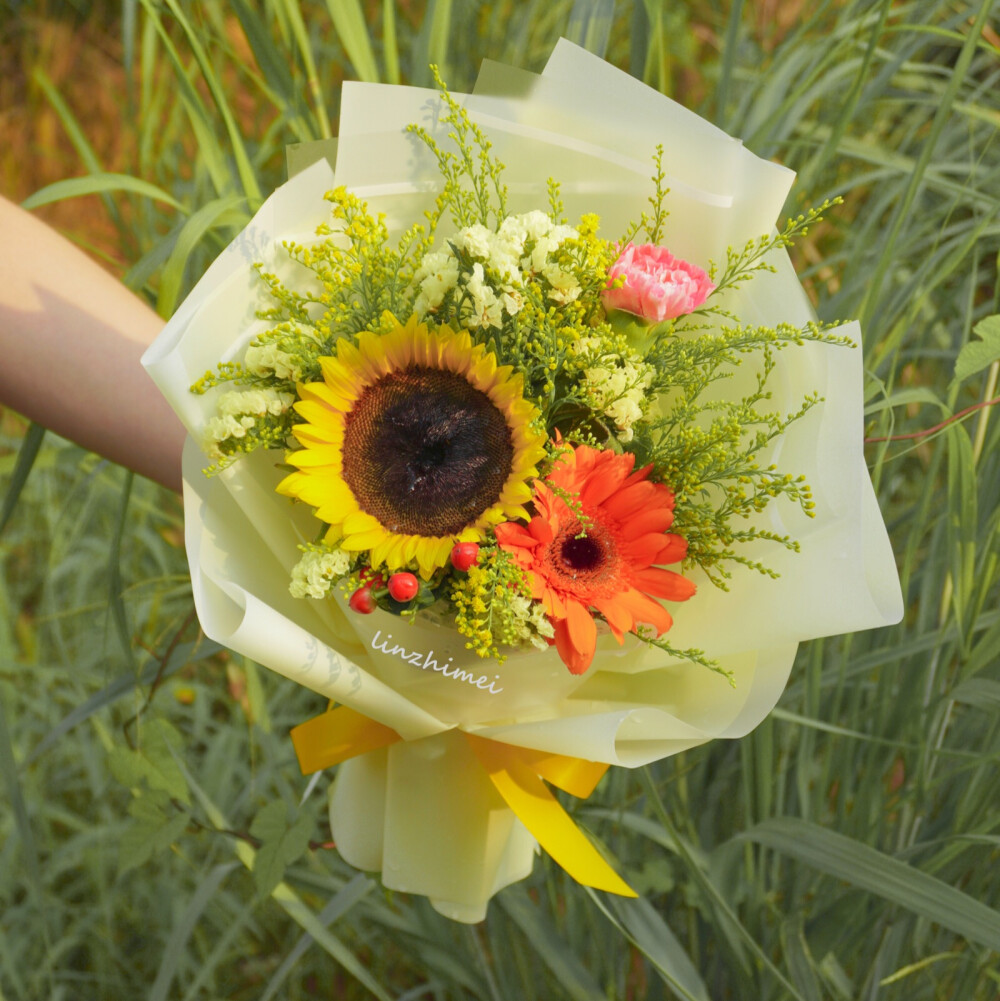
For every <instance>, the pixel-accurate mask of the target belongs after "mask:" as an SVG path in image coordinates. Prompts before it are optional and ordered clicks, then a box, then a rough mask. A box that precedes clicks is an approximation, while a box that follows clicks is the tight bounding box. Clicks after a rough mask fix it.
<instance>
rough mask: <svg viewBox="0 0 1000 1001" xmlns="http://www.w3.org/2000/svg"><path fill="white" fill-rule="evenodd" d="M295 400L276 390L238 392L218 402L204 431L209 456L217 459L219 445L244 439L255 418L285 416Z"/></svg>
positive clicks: (228, 394) (219, 455) (226, 395)
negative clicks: (216, 408)
mask: <svg viewBox="0 0 1000 1001" xmlns="http://www.w3.org/2000/svg"><path fill="white" fill-rule="evenodd" d="M294 400H295V397H294V396H293V395H292V394H291V393H282V392H279V391H278V390H276V389H238V390H232V391H231V392H228V393H224V394H223V395H222V396H221V397H220V398H219V403H218V416H217V417H213V418H212V419H211V420H210V421H209V422H208V425H207V426H206V428H205V439H206V444H207V446H208V450H209V453H210V454H211V455H212V456H213V457H215V458H220V457H221V456H222V454H223V453H222V451H221V450H220V447H219V446H220V445H221V444H222V442H224V441H228V440H229V439H231V438H244V437H246V433H247V432H248V431H249V430H250V429H251V428H252V427H253V426H254V425H255V424H256V423H257V418H258V417H267V416H269V415H270V416H273V417H277V416H280V415H281V414H283V413H285V411H287V410H288V408H289V407H290V406H291V405H292V403H293V401H294Z"/></svg>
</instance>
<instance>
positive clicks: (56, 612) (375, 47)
mask: <svg viewBox="0 0 1000 1001" xmlns="http://www.w3.org/2000/svg"><path fill="white" fill-rule="evenodd" d="M998 30H1000V4H998V3H996V2H991V0H986V2H978V3H976V2H972V3H969V2H963V0H918V2H910V3H907V2H899V0H880V2H876V0H866V2H852V0H822V2H815V3H813V2H808V3H807V2H794V0H792V2H784V0H783V2H780V3H779V2H778V0H761V2H758V3H752V4H750V3H741V2H738V0H713V2H705V3H684V2H680V0H678V2H674V3H669V4H668V3H665V2H663V3H661V2H659V0H636V2H627V0H618V2H617V3H616V2H613V0H576V2H573V0H427V2H423V0H408V2H403V0H399V2H396V3H392V2H389V0H386V2H382V0H327V3H325V4H324V3H319V2H314V3H301V4H299V3H297V2H295V0H259V2H251V0H231V2H225V3H223V2H221V0H219V2H199V3H186V2H180V0H160V2H153V0H150V2H135V0H126V2H124V3H112V2H110V0H105V2H97V0H94V2H89V0H73V2H68V0H67V2H56V0H51V2H45V0H33V2H32V0H22V2H12V0H6V6H5V5H4V0H0V67H2V72H0V190H3V191H4V192H5V193H6V194H7V195H8V196H9V197H12V198H14V199H17V200H23V199H28V203H27V204H28V205H29V206H32V207H34V208H35V209H36V210H37V211H38V213H39V215H41V216H42V217H43V218H45V219H47V220H49V221H51V222H52V223H53V224H54V225H56V226H57V227H58V228H60V229H61V230H62V231H63V232H65V233H67V234H68V235H69V236H71V237H72V238H73V239H74V240H76V241H77V242H78V243H79V244H81V245H82V246H83V247H85V248H86V249H88V250H89V251H90V252H92V253H93V254H95V255H96V256H97V257H98V258H99V259H101V260H102V261H104V262H105V263H106V265H107V267H108V268H109V269H110V270H112V271H113V272H114V273H115V274H117V275H120V276H121V277H122V278H123V280H124V281H126V282H127V283H128V284H129V285H130V286H131V287H133V288H134V289H136V290H137V291H138V292H139V293H140V294H142V295H144V296H146V297H147V298H148V299H149V301H150V302H152V303H153V304H154V305H155V306H156V308H157V309H158V310H159V311H160V312H161V314H162V315H163V316H168V315H169V314H170V313H171V312H172V311H173V309H174V308H175V307H176V305H177V303H178V302H179V301H180V299H181V298H182V297H183V295H184V293H185V292H186V290H187V289H188V288H190V286H191V285H192V284H193V282H194V281H195V280H196V279H197V277H198V276H199V275H200V274H201V272H202V271H203V270H204V268H205V267H206V265H207V263H208V262H209V261H210V260H211V259H212V257H213V256H214V255H215V254H216V253H218V251H219V250H220V249H221V248H222V247H223V246H224V245H225V244H226V243H227V242H228V240H229V239H230V238H231V237H232V236H233V235H234V234H235V233H236V232H237V231H238V230H239V229H240V228H241V227H242V225H243V224H244V223H245V222H246V220H247V219H248V218H249V216H250V215H251V214H252V212H253V210H254V209H255V207H256V206H257V205H258V204H259V202H260V200H261V197H262V196H264V195H266V194H267V193H268V192H269V191H270V190H271V189H272V188H273V187H274V186H275V185H276V184H278V183H280V181H281V180H282V179H283V173H284V167H283V162H284V160H283V148H284V146H285V144H286V143H289V142H293V141H300V140H303V139H308V138H314V137H320V136H323V135H329V134H335V133H336V123H337V113H338V101H339V84H340V82H341V81H342V80H344V79H355V78H362V79H381V80H388V81H392V82H404V83H406V82H409V83H426V82H427V80H428V71H427V65H428V63H430V62H436V63H439V64H440V65H441V66H442V69H443V72H444V75H445V78H446V79H447V80H448V82H449V84H450V85H451V87H452V88H453V89H455V90H461V89H463V88H465V87H467V86H469V85H471V83H472V81H473V79H474V75H475V72H476V70H477V67H478V65H479V62H480V60H481V59H482V58H484V57H491V58H494V59H499V60H503V61H507V62H511V63H514V64H517V65H520V66H523V67H525V68H528V69H539V68H540V67H541V65H542V64H543V62H544V60H545V58H546V57H547V55H548V53H549V51H550V49H551V47H552V45H553V44H554V42H555V40H556V39H557V38H558V37H559V36H560V35H567V36H569V37H570V38H573V39H574V40H577V41H580V42H582V43H583V44H586V45H588V47H590V48H592V49H593V50H594V51H597V52H600V53H604V54H605V55H606V56H607V58H608V59H609V60H611V61H612V62H614V63H615V64H617V65H619V66H621V67H622V68H624V69H626V70H627V71H629V72H631V73H633V74H634V75H636V76H638V77H640V78H642V79H644V80H645V81H646V82H648V83H649V84H650V85H652V86H654V87H657V88H659V89H661V90H662V91H664V92H665V93H667V94H670V95H671V96H672V97H674V98H675V99H677V100H679V101H681V102H682V103H684V104H686V105H688V106H690V107H692V108H694V109H696V110H698V111H699V112H700V113H701V114H703V115H704V116H705V117H707V118H709V119H711V120H712V121H714V122H716V123H717V124H719V125H720V126H722V127H723V128H725V129H727V130H728V131H730V132H731V133H733V134H734V135H738V136H740V137H742V138H743V140H744V141H745V142H746V143H747V145H748V146H749V147H750V148H751V149H752V150H754V151H755V152H757V153H759V154H761V155H763V156H766V157H772V158H774V159H777V160H780V161H781V162H783V163H785V164H787V165H789V166H790V167H793V168H794V169H795V170H797V171H798V172H799V182H798V184H797V185H796V187H795V188H794V190H793V193H792V195H791V197H790V201H789V204H788V205H787V206H786V210H787V212H788V213H794V212H797V211H798V210H799V209H800V207H801V206H802V205H805V204H815V203H817V202H819V201H821V200H822V199H824V198H827V197H831V196H834V195H839V196H841V197H842V198H843V199H844V204H843V205H842V206H840V207H839V208H837V209H836V210H835V211H834V212H832V213H831V214H830V217H829V219H828V220H827V221H826V222H825V223H824V224H823V225H822V226H821V227H818V228H817V229H815V230H814V231H813V232H812V233H811V234H810V236H809V238H808V240H807V241H806V242H804V243H802V244H801V245H800V246H799V247H798V250H797V266H798V268H799V271H800V274H801V275H802V276H803V280H804V282H805V284H806V285H807V288H808V290H809V293H810V295H811V296H812V298H813V300H814V302H815V304H816V308H817V310H818V312H819V315H820V317H821V318H823V319H832V318H836V317H840V318H851V317H857V318H859V319H860V320H861V322H862V325H863V329H864V337H865V350H866V358H867V375H866V378H867V389H866V398H867V400H868V405H869V412H868V421H869V424H868V432H867V433H868V434H869V436H870V437H873V438H874V437H884V436H901V435H915V434H916V433H917V432H921V431H924V430H927V429H930V428H932V427H934V426H936V425H938V424H940V423H941V422H943V421H947V419H948V418H949V417H950V416H952V415H954V414H957V413H958V412H959V411H962V410H964V409H966V408H969V407H973V406H975V405H976V404H980V403H984V402H986V401H990V400H994V398H995V397H996V396H997V392H998V390H997V377H998V363H997V362H996V361H993V362H992V364H990V360H991V358H994V357H996V356H997V355H998V354H1000V333H996V334H993V335H992V336H993V338H995V341H994V342H993V347H992V349H991V348H990V347H989V344H987V345H986V346H985V347H984V348H983V349H982V354H983V360H984V364H983V366H982V367H981V369H980V370H979V371H977V372H975V373H974V374H972V375H970V376H969V377H968V378H965V379H962V380H955V379H954V378H953V375H954V367H955V361H956V358H957V356H958V353H959V351H960V350H961V348H962V347H963V346H964V345H966V344H967V343H968V342H970V340H974V339H975V338H974V335H973V328H974V327H975V326H976V325H977V324H978V323H980V322H981V321H983V320H984V318H986V317H988V316H991V315H994V314H997V313H998V312H1000V301H998V300H1000V286H998V275H997V256H998V249H1000V215H998V209H1000V133H998V129H1000V37H998V34H997V32H998ZM67 179H75V180H67ZM0 236H2V234H0ZM980 329H981V330H982V329H983V328H980ZM991 352H992V353H991ZM0 363H2V362H0ZM998 443H1000V414H998V413H996V412H994V410H993V409H992V408H991V407H989V406H986V407H980V408H978V409H976V410H973V411H971V412H970V413H969V414H968V416H967V417H966V418H964V419H963V420H961V421H958V422H952V423H950V424H948V425H947V426H946V427H944V428H942V429H941V430H938V431H935V432H934V433H932V434H927V435H919V436H916V437H911V438H901V439H899V440H895V441H888V442H879V443H872V444H870V445H869V446H868V451H867V455H868V458H869V464H870V468H871V472H872V476H873V479H874V481H875V484H876V486H877V488H878V491H879V496H880V500H881V504H882V509H883V511H884V513H885V516H886V520H887V523H888V526H889V529H890V532H891V535H892V539H893V544H894V549H895V552H896V555H897V559H898V563H899V568H900V573H901V577H902V583H903V589H904V595H905V598H906V608H907V613H906V618H905V620H904V622H903V623H902V624H901V625H900V626H898V627H895V628H891V629H885V630H880V631H874V632H869V633H864V634H859V635H855V636H851V637H844V638H837V639H831V640H824V641H819V642H814V643H811V644H807V645H805V646H803V647H801V648H800V652H799V657H798V660H797V663H796V666H795V669H794V672H793V674H792V678H791V681H790V684H789V686H788V689H787V691H786V692H785V694H784V696H783V698H782V700H781V703H780V706H779V708H778V709H777V710H776V711H775V712H774V713H773V714H772V715H771V717H770V718H769V719H768V721H767V722H765V723H764V724H763V725H762V726H760V727H759V728H758V729H757V730H756V731H755V732H754V733H753V734H752V735H751V736H749V737H747V738H745V739H743V740H741V741H738V742H719V743H715V744H712V745H709V746H705V747H702V748H700V749H698V750H696V751H693V752H689V753H686V754H684V755H680V756H678V757H676V758H673V759H670V760H667V761H663V762H660V763H658V764H656V765H655V766H652V767H650V768H648V769H643V770H639V771H636V772H629V771H626V770H616V771H615V772H614V773H612V774H610V775H609V777H608V778H607V779H605V781H604V783H603V784H602V785H601V787H600V788H599V789H598V791H597V793H596V794H595V795H594V796H593V797H591V799H590V800H588V801H587V802H586V803H585V804H579V803H578V804H575V805H574V806H572V807H571V809H573V811H574V815H575V817H576V818H577V819H578V821H579V822H580V823H581V824H582V825H584V826H585V827H586V828H587V829H588V830H589V831H591V832H592V833H593V834H594V835H595V836H596V837H597V838H599V839H600V840H601V841H602V842H603V843H604V844H605V845H606V846H607V848H608V849H609V851H610V852H611V853H612V854H613V855H614V856H615V857H616V858H617V859H618V860H619V862H620V864H621V867H622V869H623V871H624V872H625V874H626V876H627V877H628V878H629V879H630V880H631V881H632V883H633V885H635V886H636V887H637V888H639V889H640V890H641V891H642V894H643V896H642V898H641V899H640V900H639V901H637V902H623V901H619V900H616V899H613V898H610V897H607V896H604V895H601V894H595V893H590V892H588V891H586V890H584V889H582V888H581V887H579V886H577V885H575V884H573V883H572V881H571V880H569V879H568V878H566V877H565V876H564V875H563V874H562V872H561V871H560V870H558V869H557V868H556V867H555V866H554V865H553V864H552V863H550V862H549V861H548V860H547V859H545V858H541V859H539V860H538V862H537V864H536V866H535V872H534V875H533V876H532V877H531V878H530V879H529V880H528V881H526V882H524V883H521V884H518V885H516V886H514V887H511V888H510V889H508V890H506V891H504V892H502V893H501V894H500V895H499V896H498V897H497V898H496V899H495V901H494V902H493V904H492V905H491V909H490V915H489V919H488V920H487V921H486V922H485V923H483V924H482V925H479V926H475V927H471V928H469V927H464V926H460V925H455V924H452V923H449V922H448V921H446V920H444V919H443V918H440V917H439V916H438V915H436V914H435V913H434V912H433V911H432V910H431V909H430V907H429V906H428V905H427V904H426V902H425V901H423V900H422V899H419V898H410V897H406V896H402V895H393V894H389V893H387V892H385V891H384V890H383V889H382V888H381V886H380V885H379V884H378V882H377V881H376V880H374V879H372V878H370V877H369V876H366V875H364V874H358V873H356V872H354V871H353V870H350V869H349V868H348V867H346V866H345V865H344V864H343V863H342V862H341V861H340V860H339V858H338V856H337V854H336V852H335V851H331V850H329V849H328V848H326V847H324V845H323V842H324V840H325V839H326V838H327V837H328V833H327V831H326V829H325V827H324V822H323V804H324V801H325V796H324V795H323V793H324V785H325V782H324V783H321V784H320V785H319V786H317V787H315V788H314V789H313V791H312V793H311V795H309V796H308V797H307V798H306V800H305V803H304V804H303V805H302V806H301V807H300V805H299V804H300V801H301V799H302V795H303V792H304V791H305V787H306V783H305V782H304V781H303V779H302V778H301V776H300V775H299V774H298V769H297V767H296V765H295V762H294V759H293V755H292V750H291V746H290V743H289V741H288V739H287V732H288V729H289V727H290V726H292V725H294V724H295V723H298V722H300V721H302V720H303V719H305V718H307V717H308V716H310V715H312V714H313V713H314V712H316V711H317V710H318V708H320V706H318V705H317V699H316V698H315V697H314V696H312V695H311V694H310V693H308V692H306V691H304V690H300V689H298V688H296V687H295V686H293V685H291V684H289V683H287V682H284V681H282V680H281V679H279V678H277V677H273V676H271V675H270V674H269V673H268V672H267V671H265V670H263V669H260V668H258V667H257V666H256V665H254V664H252V663H250V662H247V661H245V660H244V659H242V658H239V657H234V656H231V655H229V654H228V653H227V652H225V651H222V650H219V649H218V648H217V647H215V646H214V645H212V644H210V643H208V642H207V641H205V640H203V639H202V638H200V637H199V634H198V631H197V626H196V624H195V622H194V620H193V615H192V606H191V600H190V588H189V583H188V579H187V573H186V565H185V560H184V555H183V550H182V547H181V524H182V515H181V510H180V505H179V502H178V500H177V499H176V498H175V497H173V496H171V495H169V494H168V493H166V492H164V491H162V490H160V489H158V488H156V487H154V486H153V485H151V484H150V483H148V482H145V481H140V480H139V479H135V480H133V478H132V477H131V476H130V475H128V474H127V473H125V471H123V470H121V469H119V468H117V467H114V466H111V465H109V464H107V463H106V462H103V461H101V460H100V459H99V458H97V457H95V456H93V455H88V454H86V453H83V452H81V451H80V450H79V449H78V448H76V447H74V446H71V445H68V444H67V443H65V442H62V441H59V440H55V439H54V438H53V437H52V436H51V435H46V436H42V434H41V432H40V430H39V429H35V428H30V427H28V426H27V424H26V423H25V422H24V421H23V420H22V419H21V418H19V417H18V416H17V415H16V414H13V413H11V412H9V411H7V412H3V411H2V410H0V498H3V499H2V500H0V526H2V527H0V561H2V563H0V790H2V791H0V795H2V796H3V799H2V800H0V998H2V999H4V1001H29V999H30V1001H33V999H46V1001H56V999H62V998H65V999H69V1001H75V999H90V998H94V999H97V998H114V999H125V998H129V999H132V998H136V999H138V998H142V999H150V1001H162V999H166V998H170V999H191V1001H195V999H205V1001H207V999H215V998H218V999H222V998H225V999H233V1001H242V999H261V1001H263V999H267V998H282V999H290V1001H292V999H294V1001H297V999H309V998H319V997H324V998H329V997H337V998H348V999H351V998H371V997H374V998H379V999H389V998H393V999H400V1001H402V999H409V1001H418V999H431V998H434V999H445V998H447V999H466V998H470V999H471V998H475V999H483V1001H500V999H504V1001H512V999H522V998H523V999H535V998H537V999H543V1001H554V999H563V998H567V999H574V1001H584V999H587V1001H591V999H593V1001H597V999H600V998H614V999H641V998H650V999H657V998H684V999H691V998H694V999H699V1001H703V999H709V998H710V999H713V1001H721V999H735V1001H749V999H754V1001H778V999H781V1001H784V999H797V1001H853V999H879V1001H895V999H900V1001H902V999H906V1001H923V999H949V1001H950V999H959V1001H964V999H990V998H996V997H997V996H998V994H1000V964H998V958H997V953H998V950H1000V913H998V911H997V907H998V905H1000V865H998V859H1000V796H998V779H1000V773H998V757H1000V612H998V607H1000V584H998V579H1000V531H998V529H1000V447H998ZM137 740H138V744H137ZM136 746H138V747H140V748H141V750H140V751H136V750H134V748H135V747H136ZM135 790H144V792H143V793H142V795H139V796H136V795H135V794H134V791H135ZM282 803H283V804H285V805H286V806H287V811H288V812H287V813H286V812H285V810H284V809H283V808H282V807H280V806H277V807H276V806H275V804H282ZM262 811H263V814H262ZM307 840H309V841H311V843H310V844H309V845H308V846H307V845H306V844H305V842H306V841H307ZM255 850H258V851H259V852H260V853H261V854H260V857H261V858H265V853H266V858H267V860H268V861H269V862H270V865H269V867H268V872H270V874H271V878H270V879H267V878H265V874H264V868H265V867H264V866H263V865H259V866H258V867H257V871H256V874H255V873H253V872H251V871H250V868H249V865H250V863H251V862H252V859H253V857H254V853H255ZM282 852H285V853H286V854H285V855H282V854H281V853H282ZM289 859H290V860H291V861H290V864H288V865H287V868H285V861H287V860H289ZM282 872H283V877H284V878H283V882H281V883H280V884H278V885H277V886H274V882H275V880H277V879H278V878H279V877H281V875H282Z"/></svg>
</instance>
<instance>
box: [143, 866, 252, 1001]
mask: <svg viewBox="0 0 1000 1001" xmlns="http://www.w3.org/2000/svg"><path fill="white" fill-rule="evenodd" d="M237 867H238V863H236V862H225V863H223V864H222V865H217V866H214V867H213V868H212V870H211V871H210V872H209V874H208V875H207V876H206V877H205V878H204V879H203V880H202V881H201V882H200V883H199V884H198V888H197V889H196V890H195V892H194V895H193V896H192V897H191V900H190V901H189V902H188V905H187V907H185V908H184V912H183V913H182V914H181V916H180V918H179V919H178V921H177V924H175V925H174V927H173V930H172V931H171V933H170V939H169V940H168V941H167V946H166V948H165V949H164V950H163V960H162V962H161V963H160V968H159V969H158V970H157V971H156V979H155V980H154V981H153V986H152V988H151V989H150V992H149V995H148V1001H166V998H167V992H168V991H169V990H170V985H171V984H172V983H173V980H174V977H175V976H176V974H177V969H178V967H179V966H180V964H181V962H182V961H183V959H184V958H185V957H184V947H185V945H186V944H187V941H188V939H189V938H190V937H191V933H192V932H193V931H194V927H195V925H196V924H197V923H198V919H199V918H200V917H201V915H202V914H203V912H204V911H205V908H206V907H208V906H209V904H211V903H212V898H213V897H214V896H215V894H216V892H217V891H218V889H219V887H220V886H221V885H222V883H223V881H224V880H225V878H226V877H227V876H228V875H229V874H230V873H231V872H233V871H235V870H236V869H237Z"/></svg>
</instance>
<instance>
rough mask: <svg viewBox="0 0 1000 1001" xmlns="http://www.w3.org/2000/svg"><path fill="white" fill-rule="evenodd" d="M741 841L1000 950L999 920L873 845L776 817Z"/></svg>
mask: <svg viewBox="0 0 1000 1001" xmlns="http://www.w3.org/2000/svg"><path fill="white" fill-rule="evenodd" d="M736 837H737V840H740V841H753V842H755V843H756V844H760V845H764V846H766V847H767V848H773V849H774V850H775V851H779V852H782V853H783V854H785V855H789V856H791V857H792V858H795V859H798V860H799V861H800V862H804V863H805V864H806V865H809V866H812V867H813V868H814V869H818V870H819V871H820V872H823V873H826V874H827V875H828V876H832V877H833V878H834V879H839V880H843V881H844V882H847V883H850V884H851V885H852V886H857V887H860V888H861V889H862V890H866V891H868V892H869V893H874V894H875V895H876V896H879V897H882V898H883V899H885V900H889V901H891V902H892V903H894V904H898V905H899V906H900V907H905V908H906V909H907V910H910V911H912V912H913V913H914V914H919V915H920V916H921V917H924V918H927V919H928V920H929V921H933V922H934V923H935V924H939V925H943V926H944V927H945V928H947V929H949V930H950V931H953V932H955V934H957V935H962V936H964V937H965V938H967V939H969V941H971V942H978V943H980V944H981V945H985V946H987V947H988V948H990V949H1000V914H998V913H997V912H996V911H995V910H993V909H992V908H990V907H987V906H986V904H984V903H981V902H980V901H978V900H975V899H973V898H972V897H970V896H968V895H967V894H965V893H963V892H962V891H961V890H956V889H955V887H953V886H949V885H948V884H947V883H943V882H942V881H941V880H939V879H936V878H935V877H934V876H929V875H928V874H927V873H925V872H921V870H919V869H916V868H914V867H913V866H911V865H907V864H906V863H905V862H900V861H898V860H897V859H894V858H892V856H890V855H886V854H885V853H884V852H880V851H878V850H877V849H875V848H871V847H870V846H869V845H866V844H862V843H861V842H860V841H855V840H853V839H852V838H848V837H845V836H844V835H843V834H835V833H834V832H833V831H828V830H827V829H826V828H824V827H820V826H819V825H818V824H813V823H810V822H809V821H807V820H800V819H798V818H795V817H777V818H775V819H773V820H768V821H765V822H764V823H763V824H758V825H757V826H756V827H752V828H751V829H750V830H749V831H745V832H744V833H742V834H738V835H737V836H736Z"/></svg>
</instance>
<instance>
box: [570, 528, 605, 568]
mask: <svg viewBox="0 0 1000 1001" xmlns="http://www.w3.org/2000/svg"><path fill="white" fill-rule="evenodd" d="M559 555H560V557H561V558H562V561H563V563H564V564H565V565H566V566H567V567H568V568H569V569H570V570H575V571H577V572H578V573H586V572H587V571H589V570H596V569H597V568H598V567H599V566H600V565H601V563H602V562H603V561H604V548H603V547H602V546H601V545H600V544H599V543H598V542H597V541H596V540H595V539H594V537H593V536H591V535H586V536H584V537H583V538H582V539H578V538H575V537H574V538H569V539H566V541H565V542H563V544H562V547H561V549H560V551H559Z"/></svg>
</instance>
